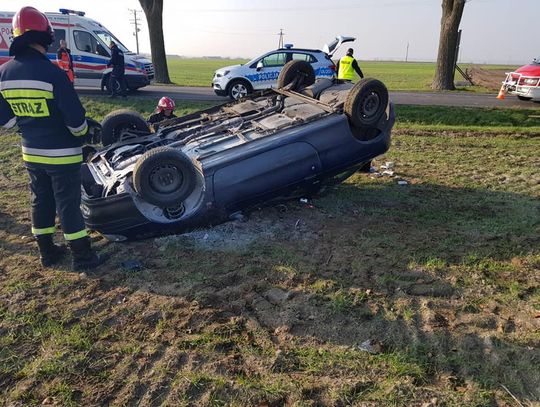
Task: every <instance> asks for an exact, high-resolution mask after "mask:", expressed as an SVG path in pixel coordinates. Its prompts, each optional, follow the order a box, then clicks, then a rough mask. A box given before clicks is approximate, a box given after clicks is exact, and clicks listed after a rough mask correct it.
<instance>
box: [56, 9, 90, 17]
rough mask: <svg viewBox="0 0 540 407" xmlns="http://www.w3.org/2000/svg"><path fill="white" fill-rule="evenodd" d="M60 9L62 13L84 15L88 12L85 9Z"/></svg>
mask: <svg viewBox="0 0 540 407" xmlns="http://www.w3.org/2000/svg"><path fill="white" fill-rule="evenodd" d="M58 11H60V13H62V14H75V15H78V16H81V17H83V16H84V15H85V14H86V13H85V12H84V11H76V10H69V9H67V8H61V9H60V10H58Z"/></svg>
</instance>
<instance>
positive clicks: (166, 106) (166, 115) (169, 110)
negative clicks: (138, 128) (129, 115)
mask: <svg viewBox="0 0 540 407" xmlns="http://www.w3.org/2000/svg"><path fill="white" fill-rule="evenodd" d="M175 107H176V105H175V104H174V100H172V99H171V98H170V97H167V96H163V97H162V98H161V99H159V102H158V104H157V106H156V110H155V111H154V113H152V114H151V115H150V117H149V118H148V120H147V122H148V123H149V124H151V125H153V127H154V129H155V130H156V129H157V127H158V125H159V123H160V122H162V121H163V120H169V119H174V118H175V117H176V116H175V115H174V113H173V112H174V108H175Z"/></svg>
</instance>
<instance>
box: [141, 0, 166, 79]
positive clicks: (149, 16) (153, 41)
mask: <svg viewBox="0 0 540 407" xmlns="http://www.w3.org/2000/svg"><path fill="white" fill-rule="evenodd" d="M139 3H141V7H142V9H143V10H144V14H145V15H146V21H147V23H148V32H149V34H150V51H151V52H152V63H153V64H154V73H155V81H156V82H158V83H171V79H170V77H169V69H168V68H167V54H166V53H165V40H164V39H163V0H139Z"/></svg>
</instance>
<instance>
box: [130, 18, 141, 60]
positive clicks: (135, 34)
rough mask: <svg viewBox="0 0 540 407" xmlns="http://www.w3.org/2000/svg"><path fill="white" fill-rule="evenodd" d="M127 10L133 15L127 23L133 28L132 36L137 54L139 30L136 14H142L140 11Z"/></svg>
mask: <svg viewBox="0 0 540 407" xmlns="http://www.w3.org/2000/svg"><path fill="white" fill-rule="evenodd" d="M128 10H129V11H131V12H132V13H133V18H132V19H131V20H129V22H130V23H131V24H133V25H134V26H135V32H134V33H133V35H134V36H135V42H136V43H137V54H138V53H139V31H141V29H140V28H139V24H140V23H139V17H138V16H137V13H142V11H141V10H135V9H128Z"/></svg>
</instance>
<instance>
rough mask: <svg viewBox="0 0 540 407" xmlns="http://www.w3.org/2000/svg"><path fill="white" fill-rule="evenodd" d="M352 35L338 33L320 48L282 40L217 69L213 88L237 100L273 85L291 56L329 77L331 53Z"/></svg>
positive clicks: (332, 72)
mask: <svg viewBox="0 0 540 407" xmlns="http://www.w3.org/2000/svg"><path fill="white" fill-rule="evenodd" d="M355 39H356V38H354V37H345V36H342V35H340V36H339V37H336V38H335V40H333V41H332V42H330V43H329V44H326V45H325V46H324V47H323V49H322V50H314V49H304V48H293V45H292V44H285V46H284V48H279V49H277V50H275V51H271V52H267V53H266V54H264V55H262V56H259V57H257V58H255V59H252V60H251V61H249V62H248V63H246V64H244V65H233V66H226V67H224V68H221V69H218V70H217V71H216V72H215V73H214V79H213V81H212V86H213V88H214V92H215V93H216V95H218V96H229V97H230V98H231V99H233V100H237V99H240V98H242V97H244V96H247V95H248V94H250V93H252V92H253V91H256V90H264V89H270V88H273V87H275V85H276V82H277V79H278V76H279V73H280V72H281V70H282V69H283V67H284V66H285V64H286V63H287V62H289V61H293V60H299V61H307V62H309V63H310V64H311V66H312V67H313V70H314V71H315V76H316V77H317V78H328V79H331V78H333V77H334V76H335V73H336V66H335V64H334V62H332V59H331V57H332V55H333V54H334V53H335V52H336V51H337V49H338V48H339V47H340V46H341V44H343V43H344V42H351V41H354V40H355Z"/></svg>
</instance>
